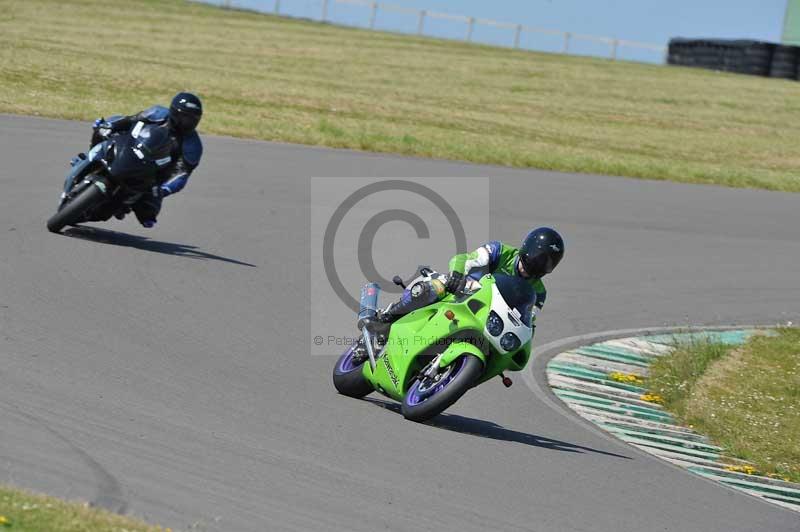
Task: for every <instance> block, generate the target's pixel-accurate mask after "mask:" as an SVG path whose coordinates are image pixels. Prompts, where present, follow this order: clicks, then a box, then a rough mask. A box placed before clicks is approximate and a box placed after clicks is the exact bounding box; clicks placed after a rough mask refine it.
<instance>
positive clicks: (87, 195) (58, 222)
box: [47, 184, 104, 233]
mask: <svg viewBox="0 0 800 532" xmlns="http://www.w3.org/2000/svg"><path fill="white" fill-rule="evenodd" d="M103 196H104V194H103V192H102V191H101V190H100V189H99V188H97V187H96V186H95V185H94V184H92V185H89V186H87V187H86V188H85V189H83V190H82V191H81V192H80V193H79V194H78V195H77V197H75V198H74V199H73V200H72V201H70V202H69V203H67V204H66V205H64V206H63V207H62V208H61V210H59V211H58V212H57V213H55V214H54V215H53V216H51V217H50V219H49V220H47V229H48V230H49V231H51V232H53V233H58V232H60V231H61V230H62V229H63V228H64V226H67V225H72V224H75V223H78V222H80V221H82V220H83V219H84V215H85V214H86V212H87V211H88V210H89V209H90V208H92V207H93V206H95V205H96V204H97V203H99V202H100V201H101V200H102V198H103Z"/></svg>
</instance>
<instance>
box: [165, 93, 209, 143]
mask: <svg viewBox="0 0 800 532" xmlns="http://www.w3.org/2000/svg"><path fill="white" fill-rule="evenodd" d="M202 116H203V104H202V102H201V101H200V98H198V97H197V96H195V95H194V94H192V93H191V92H179V93H178V94H176V95H175V97H174V98H173V99H172V103H171V104H170V105H169V121H170V124H171V125H172V127H173V128H175V129H176V130H177V131H178V132H179V133H181V134H183V135H185V134H186V133H191V132H192V131H194V129H195V128H196V127H197V124H198V123H200V118H202Z"/></svg>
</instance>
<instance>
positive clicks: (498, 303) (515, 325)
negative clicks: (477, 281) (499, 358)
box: [483, 285, 533, 354]
mask: <svg viewBox="0 0 800 532" xmlns="http://www.w3.org/2000/svg"><path fill="white" fill-rule="evenodd" d="M491 308H492V310H493V311H494V312H495V313H496V314H497V315H498V316H500V319H501V320H503V332H502V333H500V336H492V335H491V334H489V331H488V330H486V329H485V328H484V331H483V335H484V336H485V337H486V338H487V339H488V340H489V342H491V344H492V345H493V346H494V347H495V349H497V351H498V352H499V353H502V354H506V353H507V352H508V351H506V350H505V349H503V348H502V347H501V346H500V338H502V337H503V335H504V334H506V333H507V332H512V333H514V334H516V335H517V337H518V338H519V339H520V345H525V344H526V343H527V342H529V341H530V339H531V337H532V336H533V329H531V328H530V327H529V326H528V324H527V323H523V321H522V316H521V315H520V313H519V312H517V310H516V309H512V308H511V307H509V306H508V303H506V300H505V299H503V296H502V295H500V290H498V289H497V286H496V285H492V307H491Z"/></svg>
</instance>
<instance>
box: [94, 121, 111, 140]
mask: <svg viewBox="0 0 800 532" xmlns="http://www.w3.org/2000/svg"><path fill="white" fill-rule="evenodd" d="M92 129H94V130H95V131H96V132H97V134H98V135H100V136H101V137H104V138H105V137H107V136H108V134H109V133H111V124H109V123H108V122H106V119H105V118H98V119H97V120H95V121H94V123H93V124H92Z"/></svg>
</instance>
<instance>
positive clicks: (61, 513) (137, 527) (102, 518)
mask: <svg viewBox="0 0 800 532" xmlns="http://www.w3.org/2000/svg"><path fill="white" fill-rule="evenodd" d="M2 530H8V531H9V532H44V531H46V532H168V531H169V530H170V529H168V528H161V527H158V526H149V525H146V524H144V523H140V522H138V521H135V520H133V519H131V518H129V517H124V516H121V515H117V514H113V513H110V512H106V511H103V510H99V509H97V508H89V507H87V506H86V505H83V504H78V503H71V502H65V501H62V500H60V499H56V498H53V497H46V496H43V495H35V494H32V493H28V492H26V491H22V490H18V489H12V488H9V487H7V486H0V531H2Z"/></svg>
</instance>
